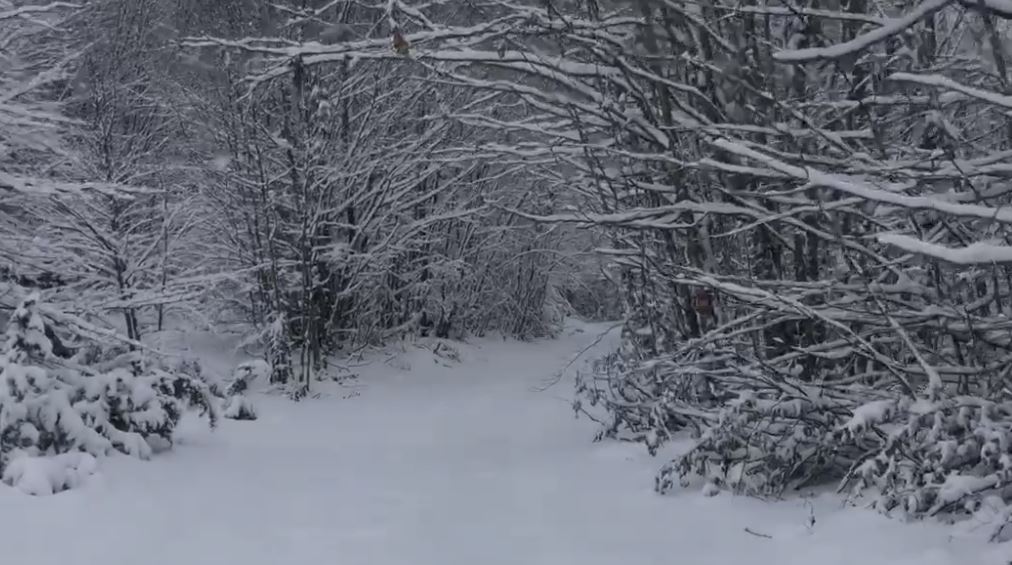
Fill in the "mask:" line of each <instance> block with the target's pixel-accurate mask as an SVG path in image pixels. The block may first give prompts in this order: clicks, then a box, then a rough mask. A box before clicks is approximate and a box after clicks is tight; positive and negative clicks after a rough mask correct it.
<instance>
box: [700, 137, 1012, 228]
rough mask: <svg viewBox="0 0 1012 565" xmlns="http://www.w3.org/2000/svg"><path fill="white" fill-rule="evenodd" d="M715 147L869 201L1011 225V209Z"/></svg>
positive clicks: (723, 142)
mask: <svg viewBox="0 0 1012 565" xmlns="http://www.w3.org/2000/svg"><path fill="white" fill-rule="evenodd" d="M712 144H713V145H714V146H715V147H718V148H720V149H723V150H725V151H728V152H730V153H734V154H736V155H740V156H742V157H747V158H749V159H753V160H756V161H759V162H760V163H764V164H765V165H766V166H767V167H769V168H771V169H773V170H775V171H779V172H781V173H784V174H787V175H789V176H791V177H794V178H795V179H797V180H800V181H804V182H807V183H809V184H811V185H812V186H822V187H825V188H832V189H834V190H839V191H840V192H845V193H847V194H851V195H853V196H858V197H860V198H864V199H865V200H868V201H871V202H881V203H883V204H892V205H894V206H899V207H902V208H908V209H911V210H935V211H937V212H941V213H944V214H950V215H953V216H960V217H967V218H979V219H982V220H993V221H996V222H1000V223H1003V224H1012V208H993V207H990V206H983V205H980V204H960V203H956V202H947V201H944V200H941V199H938V198H932V197H930V196H908V195H906V194H900V193H898V192H891V191H888V190H883V189H881V188H875V187H873V186H870V185H868V184H866V183H864V182H862V181H860V180H858V179H853V178H848V177H844V176H842V175H833V174H830V173H826V172H823V171H820V170H818V169H815V168H812V167H799V166H796V165H790V164H788V163H784V162H783V161H780V160H779V159H776V158H774V157H771V156H769V155H766V154H763V153H760V152H759V151H756V150H754V149H750V148H748V147H745V146H744V145H742V144H740V143H737V142H734V141H731V140H728V139H718V140H715V141H713V142H712Z"/></svg>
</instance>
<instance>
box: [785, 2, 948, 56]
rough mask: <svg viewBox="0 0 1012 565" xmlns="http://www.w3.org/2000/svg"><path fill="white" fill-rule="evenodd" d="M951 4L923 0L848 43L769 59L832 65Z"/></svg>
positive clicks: (804, 50)
mask: <svg viewBox="0 0 1012 565" xmlns="http://www.w3.org/2000/svg"><path fill="white" fill-rule="evenodd" d="M951 2H952V0H927V1H925V2H922V3H921V4H920V5H918V6H917V7H916V8H914V9H913V10H911V11H910V12H909V13H907V14H906V15H904V16H902V17H899V18H892V19H889V20H886V21H885V22H884V23H883V24H882V27H879V28H876V29H874V30H872V31H870V32H868V33H866V34H863V35H859V36H857V37H855V38H854V39H851V40H850V41H845V42H843V43H838V44H836V45H830V46H829V47H809V48H806V49H792V50H784V51H780V52H779V53H775V54H774V55H773V58H774V59H776V60H777V61H780V62H781V63H805V62H809V61H832V60H835V59H840V58H843V57H846V56H848V55H852V54H854V53H859V52H861V51H864V50H865V49H867V48H869V47H871V46H872V45H875V44H876V43H879V42H881V41H885V40H886V39H889V38H890V37H893V36H895V35H899V34H901V33H903V31H905V30H906V29H907V28H909V27H910V26H912V25H914V24H916V23H917V22H919V21H921V20H922V19H924V18H926V17H928V16H930V15H931V14H934V13H935V12H937V11H939V10H941V9H942V8H945V7H946V6H948V5H949V4H950V3H951Z"/></svg>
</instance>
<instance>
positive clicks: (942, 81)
mask: <svg viewBox="0 0 1012 565" xmlns="http://www.w3.org/2000/svg"><path fill="white" fill-rule="evenodd" d="M889 80H895V81H897V82H912V83H915V84H921V85H924V86H934V87H938V88H945V89H948V90H954V91H956V92H961V93H963V94H966V95H967V96H969V97H971V98H976V99H978V100H983V101H985V102H990V103H991V104H994V105H996V106H1001V107H1003V108H1009V109H1012V96H1007V95H1004V94H998V93H997V92H990V91H987V90H981V89H979V88H974V87H972V86H966V85H965V84H960V83H958V82H956V81H954V80H952V79H950V78H947V77H943V76H941V75H915V74H912V73H893V74H891V75H889Z"/></svg>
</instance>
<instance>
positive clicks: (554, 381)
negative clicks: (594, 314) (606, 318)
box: [531, 322, 624, 392]
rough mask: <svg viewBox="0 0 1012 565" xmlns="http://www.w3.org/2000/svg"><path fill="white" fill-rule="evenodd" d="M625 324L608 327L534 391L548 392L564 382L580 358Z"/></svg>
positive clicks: (618, 323) (616, 323)
mask: <svg viewBox="0 0 1012 565" xmlns="http://www.w3.org/2000/svg"><path fill="white" fill-rule="evenodd" d="M623 323H624V322H615V323H614V324H612V325H610V326H608V328H607V329H605V330H604V331H603V332H601V333H600V335H598V336H597V338H596V339H594V341H593V342H591V343H590V345H588V346H587V347H584V348H583V349H581V350H580V351H579V352H578V353H577V354H576V355H575V356H573V358H572V359H571V360H570V361H569V363H566V366H565V367H563V368H561V369H559V370H558V372H556V373H555V376H553V377H552V378H551V379H549V380H548V381H547V382H546V383H545V384H544V385H542V386H536V387H531V388H532V390H534V391H535V392H545V391H546V390H548V389H550V388H552V387H553V386H555V385H557V384H559V382H560V381H561V380H562V377H563V376H564V375H565V374H566V371H568V370H569V368H570V367H572V366H573V363H576V362H577V361H579V360H580V358H581V357H583V354H584V353H586V352H587V351H590V350H591V349H592V348H594V347H595V346H597V345H598V344H599V343H601V341H602V340H604V337H605V336H606V335H608V334H610V333H611V331H612V330H614V329H615V328H617V327H619V326H621V325H622V324H623Z"/></svg>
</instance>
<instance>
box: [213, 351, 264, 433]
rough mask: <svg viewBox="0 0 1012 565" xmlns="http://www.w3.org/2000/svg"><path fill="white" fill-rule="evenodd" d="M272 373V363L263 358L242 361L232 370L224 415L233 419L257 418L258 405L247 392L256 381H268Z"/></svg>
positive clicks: (226, 392)
mask: <svg viewBox="0 0 1012 565" xmlns="http://www.w3.org/2000/svg"><path fill="white" fill-rule="evenodd" d="M270 375H271V367H270V365H268V364H267V362H265V361H263V360H261V359H255V360H252V361H246V362H243V363H240V364H239V365H238V366H237V367H236V368H235V371H233V372H232V380H231V381H229V384H228V388H227V389H226V390H225V404H224V409H223V410H222V415H223V416H224V417H226V418H229V419H232V420H256V419H257V412H256V407H255V406H254V405H253V401H252V400H250V399H249V398H248V397H247V396H246V392H247V391H248V390H249V388H250V386H251V385H252V384H253V383H254V382H255V381H257V380H259V381H261V382H264V381H267V380H268V379H269V378H270Z"/></svg>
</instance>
